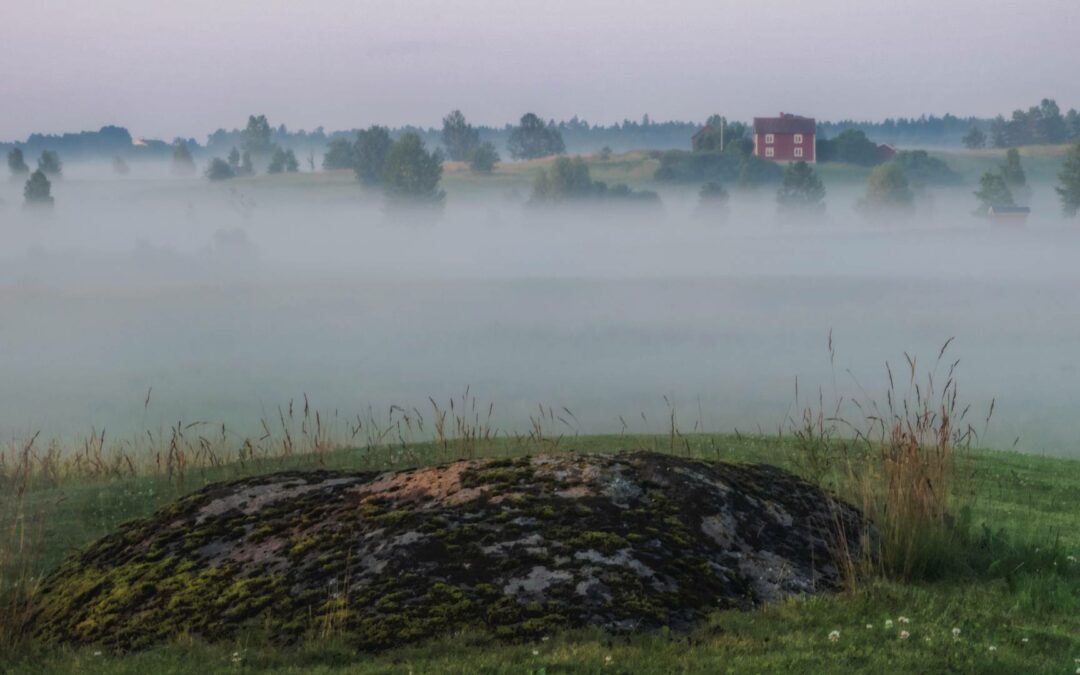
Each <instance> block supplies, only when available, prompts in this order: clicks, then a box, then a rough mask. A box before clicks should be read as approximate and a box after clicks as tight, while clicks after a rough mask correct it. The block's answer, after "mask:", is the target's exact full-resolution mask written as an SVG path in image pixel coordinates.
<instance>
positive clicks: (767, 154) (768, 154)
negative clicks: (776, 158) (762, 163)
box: [765, 148, 774, 157]
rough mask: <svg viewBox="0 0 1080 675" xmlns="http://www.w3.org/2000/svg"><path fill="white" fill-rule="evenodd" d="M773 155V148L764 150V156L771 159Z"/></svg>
mask: <svg viewBox="0 0 1080 675" xmlns="http://www.w3.org/2000/svg"><path fill="white" fill-rule="evenodd" d="M773 154H774V153H773V148H765V156H766V157H772V156H773Z"/></svg>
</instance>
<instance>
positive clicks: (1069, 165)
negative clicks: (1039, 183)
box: [1054, 141, 1080, 218]
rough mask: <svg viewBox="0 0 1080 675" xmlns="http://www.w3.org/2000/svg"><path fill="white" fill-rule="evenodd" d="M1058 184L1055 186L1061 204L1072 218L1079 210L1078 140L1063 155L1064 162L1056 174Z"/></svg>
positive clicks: (1079, 151)
mask: <svg viewBox="0 0 1080 675" xmlns="http://www.w3.org/2000/svg"><path fill="white" fill-rule="evenodd" d="M1058 180H1059V181H1060V185H1059V186H1058V187H1056V188H1054V189H1055V190H1057V193H1058V195H1059V196H1060V197H1061V206H1062V208H1063V209H1064V210H1065V215H1066V216H1068V217H1070V218H1072V217H1074V216H1075V215H1076V214H1077V212H1078V211H1080V141H1077V142H1076V144H1075V145H1073V147H1072V148H1071V149H1070V150H1069V154H1068V155H1066V156H1065V164H1064V165H1063V166H1062V167H1061V173H1059V174H1058Z"/></svg>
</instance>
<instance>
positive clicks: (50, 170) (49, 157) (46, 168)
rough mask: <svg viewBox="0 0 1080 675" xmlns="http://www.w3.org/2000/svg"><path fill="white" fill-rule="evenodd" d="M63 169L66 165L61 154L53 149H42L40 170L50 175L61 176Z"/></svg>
mask: <svg viewBox="0 0 1080 675" xmlns="http://www.w3.org/2000/svg"><path fill="white" fill-rule="evenodd" d="M63 169H64V165H63V162H61V161H60V155H58V154H56V153H55V152H53V151H52V150H42V151H41V157H39V158H38V171H41V172H42V173H44V174H47V175H49V176H59V175H60V173H61V172H62V171H63Z"/></svg>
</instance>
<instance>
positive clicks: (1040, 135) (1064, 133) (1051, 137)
mask: <svg viewBox="0 0 1080 675" xmlns="http://www.w3.org/2000/svg"><path fill="white" fill-rule="evenodd" d="M1032 110H1034V108H1033V109H1032ZM1034 117H1035V120H1036V128H1035V136H1036V138H1037V140H1038V142H1040V143H1051V144H1057V143H1064V142H1065V141H1066V140H1067V138H1068V135H1069V132H1068V125H1067V124H1066V123H1065V118H1064V117H1063V116H1062V114H1061V108H1059V107H1058V104H1057V101H1055V100H1054V99H1051V98H1044V99H1043V100H1042V101H1041V102H1040V103H1039V108H1038V115H1037V116H1034Z"/></svg>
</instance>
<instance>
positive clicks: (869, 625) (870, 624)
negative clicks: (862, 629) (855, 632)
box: [866, 623, 874, 630]
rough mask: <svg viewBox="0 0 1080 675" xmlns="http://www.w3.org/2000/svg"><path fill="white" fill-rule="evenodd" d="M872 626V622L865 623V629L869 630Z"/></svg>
mask: <svg viewBox="0 0 1080 675" xmlns="http://www.w3.org/2000/svg"><path fill="white" fill-rule="evenodd" d="M873 627H874V624H872V623H868V624H866V630H870V629H871V628H873Z"/></svg>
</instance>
